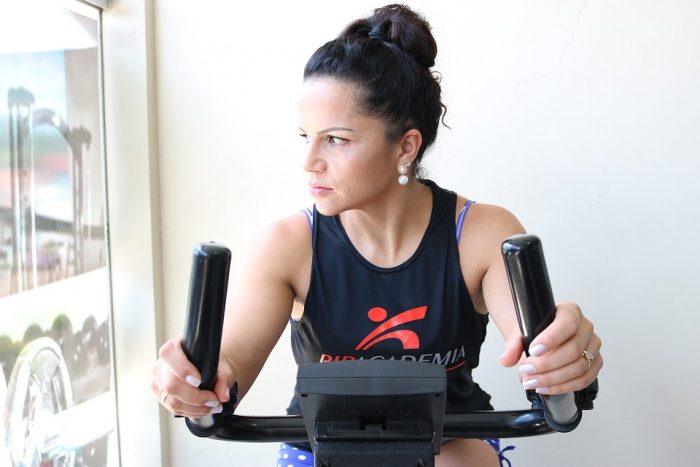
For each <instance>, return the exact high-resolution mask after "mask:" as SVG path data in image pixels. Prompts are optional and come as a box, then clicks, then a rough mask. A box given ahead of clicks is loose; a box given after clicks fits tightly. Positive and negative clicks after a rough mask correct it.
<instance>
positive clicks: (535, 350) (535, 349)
mask: <svg viewBox="0 0 700 467" xmlns="http://www.w3.org/2000/svg"><path fill="white" fill-rule="evenodd" d="M546 351H547V349H546V348H545V346H544V345H542V344H537V345H533V346H532V347H530V355H532V356H533V357H539V356H540V355H542V354H544V353H545V352H546Z"/></svg>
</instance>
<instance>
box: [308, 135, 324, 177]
mask: <svg viewBox="0 0 700 467" xmlns="http://www.w3.org/2000/svg"><path fill="white" fill-rule="evenodd" d="M303 165H304V170H305V171H307V172H320V171H322V170H323V169H324V167H325V162H324V160H323V159H322V158H321V156H320V154H319V150H318V146H317V145H316V144H315V143H314V142H313V141H309V142H308V144H307V145H306V153H305V154H304V164H303Z"/></svg>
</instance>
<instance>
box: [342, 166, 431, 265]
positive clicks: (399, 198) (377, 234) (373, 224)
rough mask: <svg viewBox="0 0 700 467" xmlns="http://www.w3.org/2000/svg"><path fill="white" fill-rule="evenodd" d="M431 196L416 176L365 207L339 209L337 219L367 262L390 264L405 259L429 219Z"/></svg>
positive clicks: (399, 262)
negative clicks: (388, 194)
mask: <svg viewBox="0 0 700 467" xmlns="http://www.w3.org/2000/svg"><path fill="white" fill-rule="evenodd" d="M432 206H433V196H432V192H431V189H430V187H429V186H427V185H425V184H423V183H420V182H418V181H416V180H413V181H411V183H409V184H408V185H406V186H401V187H399V190H397V191H396V192H395V195H393V196H391V197H388V198H387V200H386V201H385V202H383V203H374V204H373V205H372V207H370V208H367V209H354V210H351V211H345V212H342V213H340V215H339V218H340V222H341V224H342V225H343V228H344V229H345V232H346V233H347V235H348V237H349V238H350V241H351V242H352V244H353V246H354V247H355V249H356V250H357V251H358V252H359V253H360V254H361V255H362V256H363V257H364V258H365V259H366V260H367V261H369V262H370V263H372V264H374V265H376V266H379V267H393V266H398V265H399V264H402V263H403V262H405V261H406V260H408V259H409V258H410V257H411V256H412V255H413V253H415V251H416V249H417V248H418V246H419V245H420V242H421V240H422V239H423V236H424V234H425V231H426V229H427V228H428V224H429V222H430V215H431V212H432Z"/></svg>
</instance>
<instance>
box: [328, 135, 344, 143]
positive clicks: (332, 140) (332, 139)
mask: <svg viewBox="0 0 700 467" xmlns="http://www.w3.org/2000/svg"><path fill="white" fill-rule="evenodd" d="M346 141H347V140H346V139H344V138H340V137H338V136H328V142H329V143H330V144H332V145H336V144H343V143H344V142H346Z"/></svg>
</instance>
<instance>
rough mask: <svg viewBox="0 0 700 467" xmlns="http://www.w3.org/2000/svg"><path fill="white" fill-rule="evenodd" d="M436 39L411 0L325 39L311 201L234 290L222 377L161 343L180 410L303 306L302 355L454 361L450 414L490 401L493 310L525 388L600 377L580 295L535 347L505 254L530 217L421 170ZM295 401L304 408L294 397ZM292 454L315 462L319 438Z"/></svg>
mask: <svg viewBox="0 0 700 467" xmlns="http://www.w3.org/2000/svg"><path fill="white" fill-rule="evenodd" d="M436 53H437V46H436V44H435V40H434V39H433V36H432V34H431V32H430V27H429V25H428V23H427V22H426V21H425V20H424V19H423V18H422V17H421V16H419V15H418V14H416V13H415V12H413V11H411V10H410V9H409V8H407V7H405V6H401V5H388V6H386V7H383V8H379V9H377V10H375V12H374V14H373V15H372V16H370V17H368V18H364V19H359V20H357V21H355V22H353V23H352V24H350V25H349V26H348V27H347V28H346V29H345V31H343V33H341V35H340V36H339V37H338V38H337V39H335V40H333V41H331V42H328V43H327V44H325V45H323V46H322V47H321V48H319V49H318V50H317V51H316V52H315V53H314V55H313V56H312V57H311V59H310V60H309V62H308V63H307V65H306V68H305V70H304V85H303V90H302V95H301V98H300V100H299V116H300V125H299V128H300V131H301V136H302V137H303V138H304V139H305V140H306V142H307V146H308V149H307V152H306V157H305V161H304V168H305V170H306V172H307V173H308V175H309V187H310V192H311V195H312V196H313V198H314V200H315V205H314V209H313V210H306V211H304V212H302V213H296V214H293V215H291V216H289V217H287V218H284V219H281V220H279V221H277V222H276V223H274V224H273V225H272V226H271V227H269V228H268V229H267V230H266V231H265V232H264V233H263V234H262V236H261V238H260V239H259V241H258V242H257V244H256V246H255V249H254V252H253V255H252V263H251V264H252V266H251V267H250V268H249V269H248V271H247V273H246V274H244V275H243V277H244V279H243V284H242V286H241V288H240V290H241V292H240V293H239V294H238V295H237V296H236V297H234V298H233V300H231V301H230V306H229V311H228V312H227V315H226V320H225V326H224V334H223V339H222V348H221V359H220V363H219V370H218V380H217V383H216V386H215V388H214V391H203V390H199V389H197V386H198V385H199V373H198V371H197V369H196V368H194V366H193V365H192V364H190V363H189V362H188V360H187V358H186V357H185V355H184V354H183V352H182V349H181V338H173V339H170V340H169V341H168V342H166V343H165V344H164V345H163V346H162V347H161V349H160V358H159V359H158V361H157V362H156V365H155V367H154V377H153V383H152V390H153V392H154V394H156V395H157V397H158V398H159V400H160V401H161V403H162V404H163V405H164V406H165V407H166V408H167V409H168V410H170V411H171V412H173V413H174V414H178V415H183V416H188V417H200V416H203V415H206V414H209V413H218V412H220V411H221V410H222V406H221V404H222V403H223V402H226V401H227V400H228V398H229V395H228V394H229V388H230V387H231V386H232V385H234V384H236V385H237V388H238V394H239V397H243V396H245V394H246V392H247V391H248V389H249V388H250V387H251V385H252V384H253V382H254V380H255V378H256V377H257V375H258V373H259V371H260V369H261V368H262V366H263V364H264V362H265V359H266V358H267V356H268V355H269V353H270V351H271V350H272V348H273V346H274V345H275V343H276V342H277V340H278V338H279V337H280V335H281V333H282V332H283V330H284V328H285V326H286V325H287V323H288V322H289V321H290V319H291V329H292V347H293V352H294V356H295V359H296V360H297V362H298V363H302V362H311V361H330V360H339V359H354V358H358V359H359V358H397V359H409V360H422V361H432V362H434V363H439V364H443V365H445V366H446V367H447V370H448V372H447V373H448V398H447V407H446V410H447V412H459V411H470V410H484V409H491V408H492V407H491V405H490V403H489V400H490V397H489V395H488V394H487V393H486V392H485V391H484V390H482V389H481V388H480V387H479V386H478V384H476V383H475V382H474V381H473V380H472V377H471V371H472V369H474V368H475V367H476V366H477V365H478V361H479V350H480V347H481V344H482V342H483V340H484V337H485V332H486V324H487V322H488V319H489V317H490V318H491V319H493V321H494V322H495V324H496V326H497V327H498V329H499V331H500V332H501V334H502V335H503V336H504V338H505V339H506V344H505V352H504V353H503V355H502V356H501V358H500V363H501V364H502V365H503V366H506V367H511V366H514V365H516V364H519V372H520V375H521V379H522V382H523V386H524V387H525V388H527V389H535V390H536V391H537V392H539V393H543V394H560V393H565V392H569V391H573V390H578V389H582V388H584V387H586V386H587V385H589V384H590V383H591V382H592V381H593V380H594V379H595V377H596V376H597V374H598V372H599V371H600V369H601V367H602V364H603V360H602V357H600V355H599V351H600V347H601V341H600V338H599V337H598V336H597V335H595V333H594V332H593V326H592V324H591V322H590V321H589V320H588V319H586V318H585V317H584V316H583V314H582V313H581V311H580V309H579V308H578V307H577V306H576V305H575V304H571V303H564V304H561V305H559V306H558V307H557V313H556V318H555V320H554V322H553V323H552V324H551V325H550V326H549V327H548V328H547V329H546V330H545V331H544V332H542V333H541V334H540V335H539V336H538V337H537V339H536V340H535V341H534V342H533V343H532V345H531V347H530V349H529V351H530V357H528V358H523V350H524V349H523V348H522V343H521V336H520V333H519V330H518V328H517V325H516V319H515V313H514V310H513V303H512V299H511V295H510V289H509V286H508V281H507V278H506V274H505V270H504V265H503V260H502V259H501V254H500V244H501V242H502V241H503V240H504V239H505V238H506V237H508V236H511V235H513V234H517V233H522V232H523V231H524V229H523V227H522V226H521V225H520V223H519V222H518V220H517V219H516V218H515V217H514V216H513V215H512V214H511V213H510V212H508V211H506V210H504V209H502V208H499V207H496V206H489V205H486V204H473V203H472V202H470V201H468V200H467V199H466V198H464V197H462V196H459V195H456V194H455V193H452V192H450V191H447V190H444V189H442V188H440V187H439V186H438V185H436V184H435V183H434V182H432V181H429V180H422V179H420V177H419V173H420V171H419V169H420V163H421V160H422V158H423V156H424V154H425V151H426V150H427V149H428V148H429V147H430V145H431V144H432V143H433V142H434V140H435V137H436V134H437V129H438V125H439V122H440V119H441V117H442V115H443V110H444V109H445V107H444V105H443V104H442V102H441V100H440V84H439V82H438V80H437V79H436V77H435V76H434V75H433V74H432V72H431V70H430V68H431V67H432V66H433V65H434V63H435V55H436ZM584 351H585V352H584ZM591 356H593V358H592V359H591V358H590V357H591ZM289 411H290V413H298V404H297V403H296V401H292V405H291V406H290V408H289ZM492 446H497V443H496V442H495V441H494V440H489V442H488V443H486V442H484V441H482V440H466V439H463V440H454V441H449V442H446V443H445V444H444V445H443V447H442V450H441V454H440V455H439V456H437V459H436V462H437V465H438V466H441V467H448V466H467V465H479V466H489V465H493V466H495V465H499V455H500V453H499V452H498V449H493V448H492ZM295 448H303V446H301V447H300V446H296V447H295ZM282 449H283V450H286V449H289V447H288V446H286V445H283V447H282ZM300 452H302V451H295V454H298V453H300ZM285 454H289V453H288V452H286V451H285ZM287 459H288V461H287V463H286V464H285V465H289V464H291V465H294V464H293V462H307V464H303V463H302V464H300V465H313V460H312V455H311V453H308V452H303V454H301V456H298V455H296V456H289V457H288V458H287Z"/></svg>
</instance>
